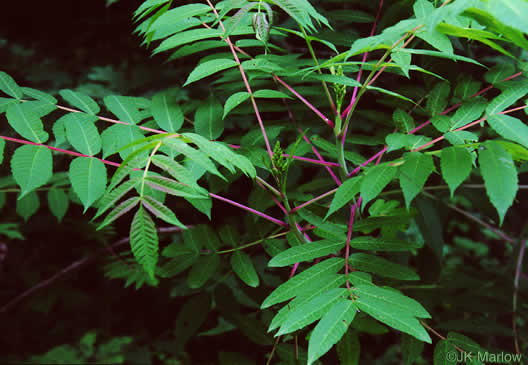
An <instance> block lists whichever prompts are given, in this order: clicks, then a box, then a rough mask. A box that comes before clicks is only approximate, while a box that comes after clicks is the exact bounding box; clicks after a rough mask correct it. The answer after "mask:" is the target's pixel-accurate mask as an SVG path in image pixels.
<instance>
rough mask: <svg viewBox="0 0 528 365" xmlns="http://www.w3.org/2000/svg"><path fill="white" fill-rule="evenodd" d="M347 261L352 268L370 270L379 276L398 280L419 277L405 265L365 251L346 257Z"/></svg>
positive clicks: (416, 278)
mask: <svg viewBox="0 0 528 365" xmlns="http://www.w3.org/2000/svg"><path fill="white" fill-rule="evenodd" d="M348 263H349V265H351V266H352V267H353V268H355V269H357V270H361V271H366V272H371V273H373V274H377V275H379V276H383V277H387V278H393V279H398V280H419V279H420V277H419V276H418V275H417V274H416V273H415V272H414V271H413V270H411V269H409V268H408V267H407V266H403V265H399V264H395V263H393V262H390V261H389V260H386V259H384V258H382V257H378V256H374V255H369V254H366V253H354V254H351V255H350V256H349V258H348Z"/></svg>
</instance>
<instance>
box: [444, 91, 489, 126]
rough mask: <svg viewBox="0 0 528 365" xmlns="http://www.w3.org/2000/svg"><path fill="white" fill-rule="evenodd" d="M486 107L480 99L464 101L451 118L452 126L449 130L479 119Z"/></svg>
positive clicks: (484, 102)
mask: <svg viewBox="0 0 528 365" xmlns="http://www.w3.org/2000/svg"><path fill="white" fill-rule="evenodd" d="M487 105H488V104H487V103H486V101H485V100H483V99H482V98H472V99H470V100H468V101H466V102H465V103H464V104H462V106H461V107H460V108H458V109H457V111H456V112H455V114H454V115H453V117H452V118H451V120H452V121H453V125H451V128H450V129H451V130H455V129H457V128H460V127H463V126H465V125H466V124H468V123H471V122H473V121H475V120H477V119H479V118H480V116H481V115H482V112H483V111H484V110H485V109H486V106H487Z"/></svg>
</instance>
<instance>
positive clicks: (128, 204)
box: [97, 196, 140, 231]
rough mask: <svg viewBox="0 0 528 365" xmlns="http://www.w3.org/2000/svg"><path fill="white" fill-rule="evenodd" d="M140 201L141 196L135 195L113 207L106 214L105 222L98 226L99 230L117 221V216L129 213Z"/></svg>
mask: <svg viewBox="0 0 528 365" xmlns="http://www.w3.org/2000/svg"><path fill="white" fill-rule="evenodd" d="M139 201H140V197H139V196H134V197H132V198H128V199H127V200H125V201H123V202H121V203H120V204H119V205H118V206H117V207H115V208H114V209H112V211H110V213H108V215H107V216H106V218H105V219H104V220H103V222H102V223H101V224H100V225H99V226H97V230H98V231H99V230H101V229H103V227H106V226H107V225H109V224H110V223H112V222H113V221H115V220H116V219H117V218H119V217H121V216H122V215H124V214H126V213H128V212H129V211H130V210H132V208H134V207H135V206H136V205H137V204H138V203H139Z"/></svg>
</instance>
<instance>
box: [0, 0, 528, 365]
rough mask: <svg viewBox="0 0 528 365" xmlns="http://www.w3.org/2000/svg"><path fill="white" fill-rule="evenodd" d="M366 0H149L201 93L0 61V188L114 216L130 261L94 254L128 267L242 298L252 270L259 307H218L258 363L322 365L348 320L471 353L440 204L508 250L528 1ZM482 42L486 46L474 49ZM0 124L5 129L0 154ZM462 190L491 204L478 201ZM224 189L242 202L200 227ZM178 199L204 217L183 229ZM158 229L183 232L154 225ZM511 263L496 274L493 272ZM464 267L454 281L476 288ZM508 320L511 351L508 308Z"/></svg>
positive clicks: (143, 14) (350, 348)
mask: <svg viewBox="0 0 528 365" xmlns="http://www.w3.org/2000/svg"><path fill="white" fill-rule="evenodd" d="M314 3H315V1H314ZM370 3H371V4H366V2H364V1H351V2H350V3H347V2H341V1H337V0H335V1H324V2H323V1H320V2H318V3H317V4H311V3H310V2H309V1H308V0H259V1H248V0H233V1H219V2H216V3H214V2H212V1H209V0H206V2H204V3H200V2H194V3H190V4H185V5H181V4H180V3H179V2H177V4H173V3H172V1H169V0H147V1H145V2H144V3H143V4H142V5H141V6H140V7H139V8H138V9H137V11H136V12H135V14H134V16H133V20H134V21H135V22H136V24H137V28H136V32H137V33H138V34H139V35H140V36H141V37H143V38H144V45H146V46H148V47H150V48H151V49H152V53H153V54H159V53H163V54H165V55H166V56H167V57H168V60H169V62H176V61H178V60H181V59H185V62H186V63H188V64H189V63H191V64H192V67H191V68H190V69H189V71H188V74H187V75H186V77H187V78H186V80H185V82H184V84H183V85H178V87H179V88H184V89H191V90H192V88H196V90H198V92H197V93H196V98H195V99H192V100H191V101H190V102H187V101H185V100H184V99H183V98H182V97H177V96H174V93H171V92H169V91H161V92H158V93H156V94H154V95H153V96H150V97H135V96H121V95H111V96H107V97H105V98H103V99H102V100H94V99H93V98H92V97H90V96H89V95H86V94H84V93H82V92H79V91H76V90H61V91H60V92H59V95H57V98H56V97H55V96H53V95H50V94H48V93H46V92H43V91H39V90H35V89H31V88H28V87H22V86H19V85H18V84H17V82H16V81H15V80H14V79H13V78H12V77H11V76H10V75H8V74H7V73H5V72H0V90H1V91H2V93H3V95H2V97H0V112H1V113H2V114H3V115H4V116H5V119H4V120H7V122H8V123H9V126H10V127H11V128H12V131H13V133H12V134H11V135H9V136H8V135H5V136H0V137H2V138H0V161H3V160H5V161H4V163H10V172H11V173H10V174H9V175H8V176H5V177H3V178H2V182H1V187H2V188H3V189H4V190H5V191H14V190H16V191H18V192H17V198H16V199H17V200H16V204H17V212H18V213H19V215H20V216H21V217H22V218H23V219H24V220H28V219H30V217H31V216H32V215H33V214H34V213H35V212H36V210H37V209H38V208H39V205H40V203H41V199H43V198H44V196H45V195H46V197H47V202H48V206H49V209H50V211H51V213H52V214H53V215H54V216H56V217H57V219H58V220H59V221H60V220H62V219H63V217H64V215H65V214H66V212H67V210H68V209H71V208H69V204H70V203H74V204H80V205H82V207H83V211H84V212H85V213H86V214H89V215H90V214H91V215H92V216H93V218H92V220H94V221H96V222H97V224H98V229H102V228H104V227H106V226H108V225H112V224H116V223H117V222H118V221H119V222H123V221H124V222H127V224H129V226H130V252H131V254H132V255H133V257H134V259H135V260H131V261H129V264H130V265H131V266H134V265H135V266H134V267H135V270H134V271H130V270H129V269H127V267H124V266H123V267H121V268H118V267H117V266H116V265H119V261H118V262H116V264H115V265H114V266H112V265H110V266H109V267H107V268H106V270H107V273H108V275H109V276H110V277H115V278H123V279H125V280H126V283H127V284H126V285H130V284H132V283H135V284H136V287H137V288H139V287H141V286H142V285H145V284H146V285H152V286H156V285H157V284H158V282H159V280H175V281H177V280H182V279H183V282H186V284H185V285H187V286H188V287H189V288H191V289H201V290H203V291H204V292H206V293H209V295H212V296H213V297H214V296H215V290H216V289H215V288H217V287H218V285H220V284H222V283H223V282H225V283H224V284H226V283H227V284H226V285H227V286H228V287H229V288H230V290H231V291H232V292H233V293H234V294H235V295H237V297H240V295H246V294H244V291H245V290H246V289H248V288H257V289H251V290H259V294H258V295H257V296H256V297H257V298H260V299H259V300H258V301H255V299H254V297H252V298H247V299H244V301H243V302H242V304H241V305H246V306H247V307H248V309H250V310H252V313H253V314H252V315H250V316H244V315H242V314H239V313H235V314H233V313H232V314H231V316H230V317H229V316H228V315H225V317H226V318H227V319H228V320H229V321H231V322H232V323H235V324H237V325H238V326H240V327H243V326H242V324H241V323H243V324H244V326H245V327H244V328H248V327H252V324H254V322H255V321H259V323H260V326H261V327H262V328H264V326H265V327H267V328H268V330H267V331H266V330H263V331H262V332H261V333H259V336H260V337H259V338H260V341H261V342H260V343H259V342H258V343H259V344H261V345H263V346H268V347H267V349H268V350H267V351H268V358H267V361H268V363H270V364H271V363H275V362H276V361H279V359H280V361H283V362H281V363H283V364H286V363H289V362H288V361H289V360H288V359H292V358H295V359H296V360H297V361H299V363H307V364H322V363H333V362H326V361H331V360H325V359H329V358H332V357H331V356H335V355H332V354H335V352H337V358H338V359H339V361H340V363H341V364H357V363H358V361H359V360H358V359H359V356H360V342H359V335H360V334H364V333H368V334H369V335H370V336H376V335H380V334H384V333H387V332H389V331H392V330H396V331H399V332H400V333H401V336H402V337H401V341H400V346H401V352H402V354H401V356H402V359H403V362H404V363H405V364H411V363H414V361H415V360H416V359H417V358H419V357H420V356H422V355H421V353H422V350H423V344H424V343H427V344H431V343H433V341H432V339H431V335H434V336H437V337H438V340H435V341H434V342H435V348H434V363H435V364H436V363H438V364H444V363H451V362H449V361H447V360H446V359H447V357H448V355H449V354H450V351H452V350H453V349H454V350H453V351H455V352H457V353H459V354H467V353H471V352H475V351H476V350H475V349H479V351H485V350H484V349H483V348H481V347H480V346H479V345H477V344H476V343H475V342H473V340H470V339H469V338H467V337H465V336H463V335H461V334H459V333H457V332H456V331H457V330H460V331H461V332H465V330H466V327H468V326H466V327H464V326H462V324H461V323H462V322H459V323H451V324H450V323H447V322H448V321H447V318H449V316H446V315H445V313H442V311H444V312H445V311H449V310H450V309H449V308H447V307H444V308H443V309H442V310H441V311H439V310H438V308H436V304H437V302H435V301H437V300H438V301H441V298H442V295H443V294H441V293H437V292H436V291H435V290H438V291H444V292H445V291H446V290H448V289H449V288H453V287H456V285H457V284H454V283H453V282H454V281H457V280H458V279H457V276H456V273H455V272H454V271H455V270H456V269H457V267H460V266H457V265H459V264H460V262H458V261H456V260H454V259H453V256H449V255H454V250H456V249H457V248H456V247H457V246H456V244H453V242H444V239H443V237H444V236H445V235H447V234H448V231H449V230H452V229H454V228H453V227H450V226H444V223H443V222H445V218H443V217H442V215H445V214H444V213H441V212H445V211H449V214H461V216H460V219H462V218H465V219H467V223H466V226H467V225H468V224H471V225H475V227H476V228H474V230H477V231H479V230H481V231H485V232H486V233H487V234H488V235H492V236H493V237H498V239H499V240H500V241H501V243H503V244H507V245H518V246H512V247H514V248H515V247H520V253H519V258H520V262H522V254H523V253H524V247H523V245H525V244H526V242H525V241H524V239H523V237H522V236H521V233H520V231H519V232H518V235H519V239H513V238H510V237H509V236H508V235H506V234H505V233H503V232H502V231H501V229H502V227H505V229H510V228H511V225H509V224H508V219H509V218H510V217H509V215H508V211H509V210H510V208H512V205H514V204H519V203H520V202H519V199H520V198H519V196H520V188H523V187H524V186H523V185H520V184H519V180H521V179H522V174H523V173H525V172H526V161H527V160H528V126H527V124H526V121H527V120H528V119H527V116H526V115H527V113H526V110H527V108H528V107H527V103H528V99H527V98H526V95H527V94H528V80H527V79H526V77H525V76H524V74H525V73H526V72H528V67H527V65H528V63H527V61H528V56H527V55H528V41H527V39H526V34H528V27H527V24H528V23H527V22H526V15H528V5H527V3H526V1H524V0H494V1H483V0H456V1H449V0H447V1H444V2H442V1H427V0H416V1H414V3H412V2H403V1H402V2H385V4H384V2H383V1H380V2H379V3H376V2H370ZM409 3H412V4H409ZM356 5H357V8H361V9H363V10H357V9H355V7H356ZM523 14H524V15H523ZM350 29H352V30H353V31H352V32H350ZM369 30H370V34H369ZM476 47H480V48H479V49H481V50H482V49H484V50H485V51H486V52H488V53H487V54H488V56H487V57H482V58H478V59H477V58H476V57H475V53H474V49H475V48H476ZM459 69H460V70H468V71H467V72H463V71H458V70H459ZM455 70H456V71H455ZM204 95H205V96H204ZM59 96H60V98H61V99H62V100H60V101H59V100H58V98H59ZM102 107H104V109H102ZM57 110H59V111H60V112H63V113H64V114H63V115H62V116H61V117H59V118H58V119H56V120H55V121H54V122H53V123H52V124H47V122H46V124H45V123H44V121H43V119H44V120H46V121H47V120H48V119H47V118H48V114H50V113H52V112H54V111H57ZM106 112H109V113H111V114H113V115H114V116H115V117H113V118H107V117H103V116H102V115H101V114H104V113H106ZM2 118H4V117H2ZM6 142H7V143H12V144H14V145H16V144H19V145H20V146H18V147H16V149H15V150H14V152H13V153H12V154H9V156H7V155H8V153H7V149H6V152H5V153H4V149H5V146H6ZM57 154H65V155H68V157H69V158H71V162H70V163H69V169H67V171H57V170H54V168H53V159H54V158H56V155H57ZM4 155H6V156H5V157H6V158H4ZM442 180H443V181H444V182H445V184H446V185H443V184H444V183H443V182H442ZM235 184H236V185H235ZM232 186H245V187H248V186H249V188H247V192H248V195H247V196H245V197H242V198H241V199H244V200H240V201H236V200H233V199H230V198H228V197H227V196H228V195H229V194H228V192H229V191H230V187H232ZM475 191H477V192H478V197H479V198H478V200H480V202H479V206H481V207H483V206H484V203H483V200H484V198H485V197H487V198H486V199H485V200H486V202H485V204H487V205H489V206H490V207H494V209H495V210H492V209H488V208H484V207H483V208H482V209H481V210H480V211H479V208H471V207H472V204H471V203H470V201H469V199H470V198H469V197H468V195H470V196H474V195H472V194H477V193H475ZM1 194H2V195H5V194H6V193H5V192H4V191H2V192H1ZM1 201H2V202H3V203H2V204H5V196H3V197H2V200H1ZM213 201H216V202H215V204H214V209H213ZM248 201H249V203H248ZM182 204H183V205H184V206H185V209H184V210H182V209H181V206H182ZM227 205H232V206H234V207H235V209H240V211H241V212H243V215H242V216H243V217H244V218H242V219H240V220H239V221H237V222H232V223H230V224H224V225H222V226H218V225H215V218H217V219H219V218H218V217H219V211H221V210H222V209H224V208H225V207H226V206H227ZM440 206H441V207H443V208H439V207H440ZM178 207H179V208H178ZM90 208H92V209H90ZM189 209H194V210H197V211H198V212H200V214H202V217H203V223H204V224H198V225H192V226H191V224H190V223H189V222H188V221H186V220H187V218H186V214H185V210H189ZM472 209H473V210H472ZM470 211H471V212H470ZM512 219H514V218H513V217H512ZM523 224H526V222H524V221H523ZM163 225H170V226H176V227H180V228H181V229H182V232H181V233H178V234H177V235H175V236H173V237H171V239H172V241H171V242H167V239H168V237H165V236H160V230H159V228H160V227H161V226H163ZM513 231H514V230H513ZM0 233H2V232H0ZM219 237H220V238H219ZM464 240H465V241H464ZM462 241H463V242H466V245H469V244H473V245H477V243H475V242H474V241H472V240H471V237H469V236H468V237H466V238H464V239H463V240H462ZM462 241H461V242H462ZM495 244H498V243H495ZM458 249H460V248H458ZM509 252H510V254H512V255H514V252H515V251H514V250H510V251H509ZM131 266H128V267H131ZM521 266H522V265H521V264H519V265H518V267H517V271H516V272H514V271H513V270H512V271H506V272H505V273H506V275H508V274H509V275H510V276H511V278H512V280H511V282H509V281H508V283H510V284H508V285H511V283H512V282H513V278H514V276H515V277H516V278H517V281H516V283H517V284H518V277H519V274H520V273H519V271H520V270H521V269H520V267H521ZM429 269H430V270H429ZM435 270H437V274H431V272H433V271H435ZM483 270H485V269H484V268H483ZM428 272H429V274H430V275H429V274H428ZM424 273H425V275H426V276H427V275H429V277H427V278H424V277H423V276H424ZM487 274H489V273H486V275H487ZM284 275H286V276H284ZM434 275H436V277H434V278H433V279H431V276H434ZM226 276H227V277H230V278H231V279H229V280H228V281H226ZM234 277H236V278H237V279H236V280H232V279H233V278H234ZM464 280H465V279H461V282H460V283H459V284H460V287H459V288H461V289H464V288H469V289H468V290H470V289H471V290H475V291H476V290H477V289H476V288H475V287H474V285H481V284H471V283H465V282H464ZM498 280H499V279H497V278H493V280H491V282H490V283H489V285H490V287H489V292H487V293H482V292H479V295H481V297H482V298H485V297H486V295H490V296H491V295H492V292H493V289H492V288H491V286H492V285H502V284H500V283H499V282H498ZM517 284H516V285H517ZM482 285H484V284H482ZM486 285H487V284H486ZM515 288H516V289H515V291H514V296H515V295H517V288H518V285H517V286H516V287H515ZM479 290H480V289H479ZM510 299H511V297H510ZM515 299H516V297H514V302H516V300H515ZM482 300H485V299H482ZM505 300H506V299H505ZM473 304H474V306H478V305H479V303H473ZM217 305H218V306H221V303H220V301H218V303H217ZM508 308H511V307H508ZM204 310H205V311H210V310H212V304H211V302H210V301H209V302H207V306H206V308H205V309H204ZM523 310H524V321H526V314H527V308H526V306H524V307H520V308H517V309H516V308H515V306H514V316H513V322H514V323H516V321H517V319H516V315H519V313H517V312H518V311H521V312H522V311H523ZM488 319H489V320H491V317H489V318H488ZM509 323H511V318H510V322H509ZM457 325H458V327H457ZM498 327H500V326H498ZM259 328H260V327H259ZM434 328H437V329H434ZM490 328H491V326H490ZM391 329H392V330H391ZM500 329H504V328H502V327H501V328H500ZM444 330H448V331H449V332H448V333H447V334H446V335H445V336H444V335H442V334H441V332H443V331H444ZM504 330H505V331H507V332H508V331H509V332H508V333H509V335H510V336H512V338H514V340H515V341H514V342H515V348H514V350H516V351H519V344H518V342H519V341H518V339H519V337H522V336H520V335H519V334H518V330H517V329H515V324H514V329H513V332H512V329H509V328H506V329H504ZM396 331H392V332H393V333H395V332H396ZM469 332H470V333H474V332H471V330H470V331H469ZM477 335H480V334H478V333H477ZM362 336H363V335H362ZM249 337H250V338H251V336H249ZM495 345H496V344H495ZM380 351H381V350H380ZM511 352H513V351H511ZM274 356H275V357H274ZM362 356H363V355H362ZM365 356H366V355H365ZM395 356H400V355H395ZM422 363H423V362H422Z"/></svg>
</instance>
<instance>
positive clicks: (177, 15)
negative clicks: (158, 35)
mask: <svg viewBox="0 0 528 365" xmlns="http://www.w3.org/2000/svg"><path fill="white" fill-rule="evenodd" d="M138 10H139V9H138ZM209 11H211V8H210V7H209V6H207V5H206V4H199V3H198V4H187V5H183V6H178V7H177V8H174V9H171V10H169V11H167V12H165V13H164V14H163V15H161V16H160V17H159V18H157V19H156V20H155V21H154V23H152V25H151V26H150V29H149V31H152V32H155V31H157V30H158V29H161V28H163V27H168V26H171V25H174V24H177V23H179V22H180V21H182V20H185V19H187V18H191V17H193V16H197V15H202V14H206V13H208V12H209Z"/></svg>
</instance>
